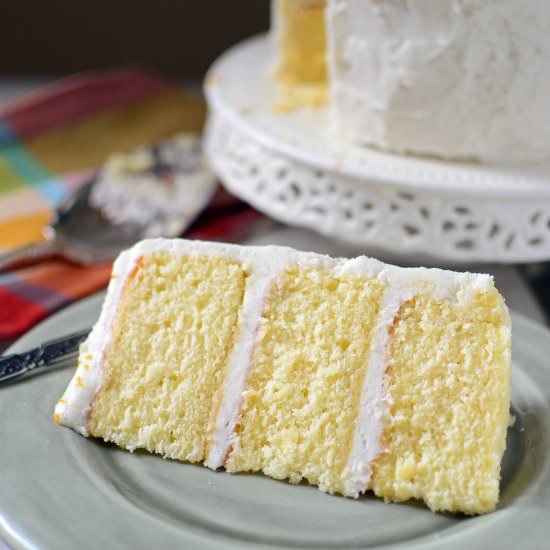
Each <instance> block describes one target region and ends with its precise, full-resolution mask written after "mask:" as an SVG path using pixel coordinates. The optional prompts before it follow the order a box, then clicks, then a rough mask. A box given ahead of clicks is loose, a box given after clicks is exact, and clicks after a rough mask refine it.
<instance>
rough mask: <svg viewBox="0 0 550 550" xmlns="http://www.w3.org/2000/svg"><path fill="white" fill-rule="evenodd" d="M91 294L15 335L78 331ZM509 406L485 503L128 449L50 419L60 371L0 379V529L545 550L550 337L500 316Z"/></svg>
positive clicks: (76, 536) (167, 544) (235, 543)
mask: <svg viewBox="0 0 550 550" xmlns="http://www.w3.org/2000/svg"><path fill="white" fill-rule="evenodd" d="M102 299H103V295H102V294H98V295H95V296H92V297H91V298H88V299H86V300H83V301H81V302H79V303H77V304H75V305H73V306H71V307H69V308H67V309H65V310H63V311H62V312H61V313H59V314H57V315H54V316H53V317H51V318H50V319H48V320H47V321H46V322H44V323H42V324H41V325H39V326H38V327H36V328H35V329H34V330H32V331H30V332H29V333H28V334H26V335H25V336H24V337H23V338H21V339H20V340H19V341H18V342H17V343H16V344H15V345H14V346H13V347H12V348H11V350H9V351H10V352H16V351H23V350H25V349H27V348H30V347H32V346H36V345H37V344H39V343H41V342H43V341H45V340H48V339H51V338H55V337H58V336H61V335H62V334H64V333H68V332H72V331H75V330H78V329H80V328H83V327H86V326H90V325H91V324H92V323H93V322H94V321H95V319H96V318H97V316H98V313H99V309H100V305H101V301H102ZM513 322H514V331H513V332H514V340H513V361H514V372H513V399H512V402H513V412H514V414H515V415H516V422H515V424H514V425H513V426H512V427H511V428H510V430H509V433H508V448H507V450H506V454H505V457H504V464H503V479H502V496H501V502H500V504H499V507H498V509H497V511H496V512H493V513H491V514H488V515H485V516H480V517H473V518H466V517H462V516H453V515H445V514H433V513H432V512H430V511H429V510H427V509H426V508H424V507H423V506H422V505H420V504H418V503H412V504H385V503H384V502H382V501H380V500H378V499H376V498H374V497H372V496H370V495H368V496H366V497H364V498H361V499H359V500H352V499H346V498H343V497H338V496H329V495H326V494H324V493H321V492H320V491H318V490H317V489H315V488H314V487H310V486H308V485H299V486H292V485H289V484H287V483H285V482H280V481H274V480H271V479H268V478H265V477H262V476H256V475H229V474H226V473H224V472H212V471H210V470H208V469H207V468H203V467H202V466H196V465H190V464H181V463H178V462H171V461H168V460H163V459H162V458H159V457H157V456H153V455H149V454H146V453H139V452H136V453H134V454H130V453H128V452H125V451H122V450H119V449H117V448H116V447H113V446H109V445H105V444H103V443H101V442H99V441H95V440H93V439H85V438H83V437H81V436H79V435H77V434H76V433H74V432H73V431H71V430H69V429H67V428H63V427H60V426H57V425H56V424H55V423H54V421H53V419H52V411H53V407H54V404H55V402H56V400H57V399H58V398H59V396H60V395H61V393H62V392H63V390H64V388H65V386H66V384H67V382H68V381H69V378H70V377H71V375H72V372H73V369H72V368H62V369H57V370H55V371H54V370H52V371H44V372H43V373H40V374H37V375H35V376H33V377H30V378H28V379H23V380H22V381H20V382H18V383H12V384H10V385H7V386H6V385H5V386H0V419H1V420H0V422H1V424H0V425H1V432H0V536H1V537H2V538H3V539H4V540H6V541H7V542H8V543H9V544H10V545H12V546H14V547H16V548H20V547H21V548H31V547H39V548H55V549H64V548H71V549H72V548H79V549H83V548H94V549H96V548H102V547H103V548H109V549H111V548H133V549H138V548H147V549H150V548H179V549H186V548H190V549H191V548H192V549H201V548H219V549H233V548H234V549H236V548H244V549H246V548H380V547H384V546H391V545H394V546H396V547H398V548H457V549H458V548H460V549H463V548H467V549H468V550H470V549H472V548H484V549H489V548H512V547H514V546H517V547H521V548H549V547H550V458H549V457H550V332H549V331H548V330H546V329H544V328H542V327H541V326H539V325H536V324H534V323H533V322H531V321H528V320H527V319H525V318H523V317H520V316H518V315H514V317H513Z"/></svg>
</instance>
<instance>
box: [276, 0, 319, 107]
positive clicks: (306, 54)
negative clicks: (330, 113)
mask: <svg viewBox="0 0 550 550" xmlns="http://www.w3.org/2000/svg"><path fill="white" fill-rule="evenodd" d="M325 7H326V2H325V0H279V1H278V4H277V10H276V14H275V16H276V17H277V20H278V21H277V24H276V26H277V29H278V32H277V56H278V64H277V67H276V70H275V77H276V79H277V80H278V82H279V90H278V98H277V101H276V104H275V109H276V110H278V111H289V110H292V109H295V108H297V107H301V106H305V105H307V106H313V107H315V106H319V105H322V104H324V103H326V101H327V97H328V91H327V90H328V77H327V62H326V49H327V37H326V28H325Z"/></svg>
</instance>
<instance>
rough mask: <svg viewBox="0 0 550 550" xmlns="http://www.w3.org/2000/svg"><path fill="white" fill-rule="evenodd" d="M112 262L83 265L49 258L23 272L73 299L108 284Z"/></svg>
mask: <svg viewBox="0 0 550 550" xmlns="http://www.w3.org/2000/svg"><path fill="white" fill-rule="evenodd" d="M111 267H112V263H111V262H107V263H104V264H101V265H97V266H92V267H83V266H79V265H76V264H73V263H70V262H66V261H63V260H48V261H45V262H42V263H40V264H38V265H36V266H34V267H31V268H27V269H26V270H24V272H23V273H22V276H23V277H24V279H25V280H26V281H27V282H29V283H32V284H35V285H37V286H40V287H42V288H47V289H50V290H54V291H56V292H59V293H62V294H64V295H65V296H68V297H69V298H71V299H73V300H74V299H77V298H81V297H82V296H85V295H87V294H90V293H92V292H95V291H96V290H99V289H101V288H103V287H104V286H106V284H107V282H108V281H109V277H110V275H111Z"/></svg>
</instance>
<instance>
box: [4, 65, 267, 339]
mask: <svg viewBox="0 0 550 550" xmlns="http://www.w3.org/2000/svg"><path fill="white" fill-rule="evenodd" d="M204 115H205V107H204V104H203V103H202V101H200V100H198V99H197V98H195V97H194V96H193V95H191V94H189V93H187V92H186V91H184V90H183V89H182V88H180V87H179V86H175V85H172V84H169V83H167V82H166V81H164V80H162V79H160V78H159V77H157V76H155V75H153V74H150V73H147V72H144V71H141V70H135V69H128V70H116V71H108V72H101V73H93V74H84V75H78V76H75V77H72V78H68V79H66V80H63V81H60V82H58V83H56V84H54V85H52V86H48V87H45V88H43V89H41V90H39V91H38V92H35V93H32V94H30V95H29V96H27V97H25V98H23V99H21V100H18V101H16V102H14V103H12V104H11V105H9V106H8V107H7V108H4V109H1V110H0V252H2V251H6V250H9V249H10V248H12V247H16V246H21V245H24V244H27V243H29V242H35V241H39V240H42V239H43V236H42V229H43V227H44V225H46V224H47V223H48V221H49V220H50V219H51V216H52V213H53V210H54V209H55V207H56V206H57V205H58V204H59V203H60V202H61V201H62V200H63V199H64V198H65V197H66V196H67V194H68V193H70V192H71V191H72V190H74V189H76V188H77V187H78V186H79V185H81V184H83V183H84V182H86V181H87V180H88V179H89V177H90V176H91V175H92V174H93V173H94V172H95V170H96V169H97V168H98V167H99V166H101V164H102V163H103V162H104V161H105V160H106V158H107V157H108V156H109V155H110V154H112V153H113V152H128V151H131V150H132V149H134V148H136V147H138V146H142V145H152V144H155V143H158V142H159V141H162V140H164V139H167V138H168V137H170V136H172V135H174V134H175V133H178V132H189V131H191V132H197V131H200V129H201V128H202V124H203V120H204ZM259 217H260V216H259V214H258V213H256V212H255V211H254V210H252V209H251V208H249V207H248V206H247V205H245V204H243V203H241V202H240V201H238V200H237V199H235V198H233V197H231V196H229V195H228V194H226V193H223V192H222V193H221V194H220V193H219V194H218V195H217V197H216V198H215V199H214V200H213V202H212V204H211V205H210V206H209V208H208V210H207V211H206V212H205V213H204V214H203V215H202V216H201V218H199V220H198V221H197V222H196V223H195V224H194V225H193V227H191V228H190V230H189V231H188V232H187V233H186V237H189V238H201V239H218V240H231V239H233V238H235V236H236V235H238V234H239V233H240V232H242V231H244V230H246V228H247V227H248V226H250V224H251V223H252V222H254V221H255V220H257V219H258V218H259ZM110 269H111V264H110V263H109V264H104V265H99V266H94V267H89V268H86V267H82V266H78V265H75V264H72V263H70V262H67V261H64V260H62V259H54V260H48V261H43V262H41V263H39V264H37V265H34V266H31V267H27V268H25V269H21V270H18V271H12V272H9V273H3V274H0V342H2V341H6V339H12V338H14V337H16V336H18V335H19V334H20V333H22V332H23V331H25V330H27V329H28V328H30V327H31V326H32V325H33V324H35V323H36V322H37V321H39V320H41V319H42V318H44V317H46V316H47V315H48V314H50V313H52V312H54V311H56V310H57V309H59V308H61V307H63V306H64V305H67V304H68V303H71V302H72V301H74V300H77V299H79V298H82V297H83V296H86V295H88V294H90V293H92V292H95V291H96V290H99V289H101V288H103V287H104V286H105V285H106V284H107V281H108V278H109V273H110Z"/></svg>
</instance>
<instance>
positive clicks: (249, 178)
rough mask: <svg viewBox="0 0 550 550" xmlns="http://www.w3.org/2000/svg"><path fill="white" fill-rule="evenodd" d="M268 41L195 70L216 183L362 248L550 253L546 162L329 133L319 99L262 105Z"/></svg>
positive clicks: (451, 254)
mask: <svg viewBox="0 0 550 550" xmlns="http://www.w3.org/2000/svg"><path fill="white" fill-rule="evenodd" d="M268 60H269V42H268V40H267V39H266V38H265V37H257V38H253V39H250V40H247V41H245V42H243V43H241V44H239V45H237V46H235V47H233V48H231V49H230V50H229V51H228V52H226V53H224V54H223V55H222V56H221V57H220V58H219V59H218V60H217V61H216V62H215V63H214V65H213V66H212V68H211V69H210V71H209V73H208V75H207V77H206V84H205V88H206V96H207V100H208V104H209V107H210V115H209V120H208V124H207V130H206V150H207V154H208V156H209V158H210V162H211V164H212V166H213V168H214V170H215V171H216V173H217V174H218V176H219V177H220V179H221V180H222V181H223V182H224V184H225V185H226V186H227V187H228V188H229V189H230V190H231V191H232V192H233V193H235V194H236V195H238V196H240V197H241V198H243V199H244V200H246V201H247V202H249V203H250V204H252V205H254V206H255V207H256V208H258V209H260V210H262V211H264V212H265V213H266V214H268V215H269V216H272V217H273V218H275V219H278V220H281V221H283V222H285V223H289V224H294V225H300V226H304V227H309V228H312V229H315V230H317V231H319V232H320V233H323V234H324V235H327V236H330V237H333V238H336V239H338V240H341V241H345V242H347V243H351V244H354V245H358V246H359V247H360V248H363V249H365V250H368V249H372V248H376V249H382V250H385V251H387V252H389V253H390V254H393V255H395V254H398V255H402V256H403V255H406V256H407V257H409V258H410V257H411V256H412V255H422V256H426V255H427V256H430V257H432V258H437V259H440V260H445V261H451V262H456V261H459V262H473V261H491V262H506V263H512V262H531V261H537V260H547V259H550V162H549V163H546V164H539V165H536V166H532V165H523V166H517V165H515V166H506V165H491V166H490V165H485V164H475V163H460V162H443V161H439V160H433V159H427V158H419V157H412V156H400V155H392V154H388V153H383V152H380V151H377V150H374V149H368V148H364V147H355V146H350V145H349V144H342V143H338V142H337V141H335V139H334V137H333V136H334V134H333V133H332V132H331V131H330V124H329V113H328V109H316V110H312V109H302V110H299V111H296V112H293V113H291V114H285V115H281V114H277V113H274V112H272V111H271V110H270V105H271V104H272V101H273V97H272V94H273V83H272V82H271V81H270V79H269V76H268V70H267V64H268Z"/></svg>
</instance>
